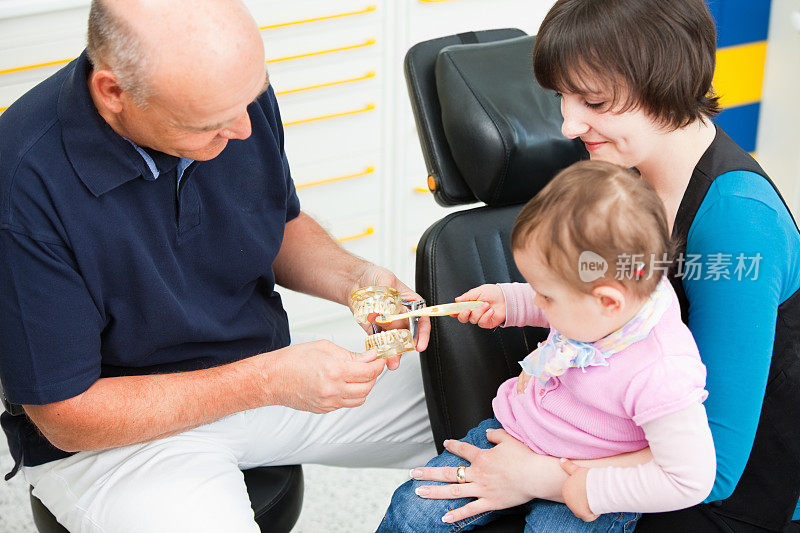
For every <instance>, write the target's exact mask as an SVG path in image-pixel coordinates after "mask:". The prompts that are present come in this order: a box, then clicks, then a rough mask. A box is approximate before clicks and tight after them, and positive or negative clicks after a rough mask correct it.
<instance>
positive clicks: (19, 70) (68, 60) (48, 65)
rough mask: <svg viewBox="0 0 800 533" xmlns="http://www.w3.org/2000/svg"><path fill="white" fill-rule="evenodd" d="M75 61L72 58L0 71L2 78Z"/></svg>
mask: <svg viewBox="0 0 800 533" xmlns="http://www.w3.org/2000/svg"><path fill="white" fill-rule="evenodd" d="M73 59H75V58H74V57H71V58H69V59H58V60H56V61H48V62H47V63H36V64H35V65H25V66H23V67H14V68H7V69H4V70H0V76H2V75H3V74H11V73H13V72H22V71H24V70H33V69H35V68H44V67H52V66H53V65H63V64H64V63H69V62H70V61H72V60H73Z"/></svg>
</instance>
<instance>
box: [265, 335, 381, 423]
mask: <svg viewBox="0 0 800 533" xmlns="http://www.w3.org/2000/svg"><path fill="white" fill-rule="evenodd" d="M259 359H261V361H262V362H263V363H266V364H269V363H275V364H274V365H272V364H269V366H268V368H269V370H265V371H264V374H263V375H264V377H265V379H266V380H268V383H265V389H270V390H271V392H270V393H269V394H270V395H271V396H272V397H273V398H274V401H273V402H271V403H275V404H279V405H285V406H287V407H291V408H292V409H297V410H300V411H310V412H312V413H329V412H331V411H335V410H336V409H340V408H342V407H358V406H359V405H362V404H363V403H364V402H365V401H366V399H367V395H368V394H369V393H370V391H371V390H372V387H373V386H374V385H375V380H376V379H378V376H380V375H381V372H383V369H384V368H385V367H386V360H385V359H376V357H375V352H374V351H369V352H366V353H355V352H350V351H348V350H345V349H344V348H341V347H340V346H337V345H336V344H334V343H332V342H330V341H326V340H321V341H314V342H306V343H302V344H294V345H292V346H287V347H286V348H283V349H281V350H277V351H275V352H270V353H266V354H263V356H261V357H259ZM271 359H272V360H271ZM276 384H280V385H279V386H277V387H276ZM275 389H277V390H275Z"/></svg>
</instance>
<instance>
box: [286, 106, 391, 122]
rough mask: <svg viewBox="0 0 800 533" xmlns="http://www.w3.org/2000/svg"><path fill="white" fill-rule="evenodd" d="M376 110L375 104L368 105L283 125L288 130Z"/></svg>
mask: <svg viewBox="0 0 800 533" xmlns="http://www.w3.org/2000/svg"><path fill="white" fill-rule="evenodd" d="M373 109H375V104H372V103H370V104H367V105H365V106H364V107H362V108H361V109H354V110H352V111H343V112H341V113H334V114H332V115H322V116H321V117H312V118H304V119H301V120H295V121H292V122H286V123H284V124H283V127H284V128H288V127H289V126H297V125H298V124H307V123H309V122H316V121H318V120H328V119H329V118H339V117H346V116H347V115H357V114H358V113H366V112H367V111H372V110H373Z"/></svg>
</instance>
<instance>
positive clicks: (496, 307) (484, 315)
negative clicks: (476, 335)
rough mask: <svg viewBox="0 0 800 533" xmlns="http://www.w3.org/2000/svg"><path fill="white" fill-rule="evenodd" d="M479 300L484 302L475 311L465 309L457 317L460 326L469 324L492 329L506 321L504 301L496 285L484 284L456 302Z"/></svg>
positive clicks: (501, 292) (463, 295)
mask: <svg viewBox="0 0 800 533" xmlns="http://www.w3.org/2000/svg"><path fill="white" fill-rule="evenodd" d="M474 300H480V301H482V302H486V303H485V304H483V305H481V306H480V307H478V308H475V309H466V310H464V311H461V313H459V315H458V321H459V322H461V323H462V324H466V323H467V322H470V323H472V324H477V325H478V326H479V327H482V328H486V329H493V328H496V327H497V326H500V325H502V324H503V323H504V322H505V321H506V299H505V296H503V291H502V290H501V289H500V287H499V286H498V285H495V284H491V283H490V284H486V285H481V286H480V287H475V288H474V289H470V290H468V291H467V292H465V293H464V294H462V295H461V296H459V297H458V298H456V301H457V302H471V301H474Z"/></svg>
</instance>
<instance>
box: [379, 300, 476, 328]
mask: <svg viewBox="0 0 800 533" xmlns="http://www.w3.org/2000/svg"><path fill="white" fill-rule="evenodd" d="M484 303H485V302H482V301H480V300H472V301H469V302H455V303H451V304H441V305H432V306H431V307H422V308H420V309H417V310H416V311H409V312H408V313H400V314H397V315H380V316H378V317H377V318H376V319H375V323H376V324H388V323H389V322H394V321H395V320H400V319H403V318H408V317H412V316H450V315H455V314H456V313H460V312H461V311H465V310H467V309H475V308H476V307H480V306H481V305H483V304H484Z"/></svg>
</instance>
